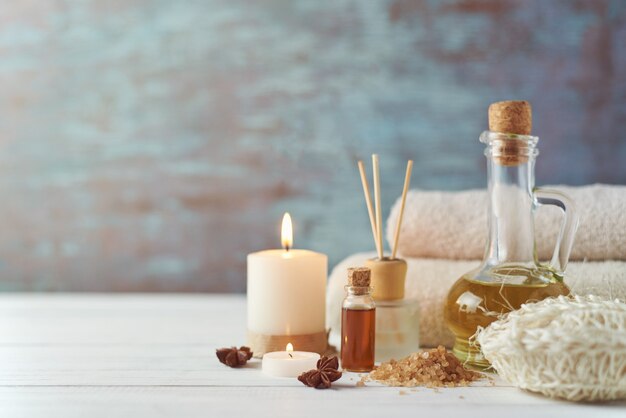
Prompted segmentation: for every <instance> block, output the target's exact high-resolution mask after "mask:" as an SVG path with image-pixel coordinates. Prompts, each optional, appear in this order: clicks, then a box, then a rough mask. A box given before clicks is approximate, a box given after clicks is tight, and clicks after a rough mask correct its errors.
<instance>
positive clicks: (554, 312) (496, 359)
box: [476, 296, 626, 402]
mask: <svg viewBox="0 0 626 418" xmlns="http://www.w3.org/2000/svg"><path fill="white" fill-rule="evenodd" d="M476 341H478V343H479V344H480V346H481V348H482V351H483V354H484V355H485V358H487V360H489V362H490V363H491V364H492V366H493V367H494V368H495V369H496V370H497V371H498V374H499V375H500V376H502V378H504V379H505V380H507V381H509V382H510V383H512V384H514V385H516V386H518V387H520V388H522V389H527V390H530V391H533V392H540V393H543V394H544V395H547V396H550V397H554V398H563V399H568V400H571V401H591V402H595V401H609V400H617V399H626V304H625V303H622V302H620V301H618V300H615V301H610V300H606V299H602V298H599V297H596V296H585V297H582V296H574V297H569V298H568V297H563V296H559V297H558V298H550V299H545V300H542V301H541V302H537V303H529V304H525V305H522V307H521V308H520V309H518V310H517V311H513V312H511V313H509V314H508V315H506V316H504V317H503V318H502V319H500V320H498V321H495V322H493V323H492V324H491V325H489V326H488V327H487V328H484V329H480V330H479V331H478V333H477V335H476Z"/></svg>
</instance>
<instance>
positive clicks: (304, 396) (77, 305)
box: [0, 294, 626, 418]
mask: <svg viewBox="0 0 626 418" xmlns="http://www.w3.org/2000/svg"><path fill="white" fill-rule="evenodd" d="M244 338H245V299H244V298H243V297H242V296H224V295H140V294H134V295H100V294H93V295H91V294H87V295H83V294H70V295H67V294H59V295H55V294H52V295H37V294H25V295H24V294H3V295H0V416H1V417H5V416H6V417H46V418H48V417H85V416H89V417H90V418H98V417H110V416H115V417H125V416H128V417H140V418H141V417H148V416H190V417H195V416H198V417H200V416H202V417H207V416H209V417H213V416H215V417H221V416H227V417H228V416H236V417H239V416H241V417H245V416H255V417H266V416H267V417H270V416H271V417H283V416H284V417H295V416H303V417H309V416H317V417H319V416H320V414H324V415H329V416H335V415H339V414H348V415H359V416H363V417H370V416H372V417H373V416H380V415H383V414H384V415H388V414H394V415H396V416H401V415H406V414H419V415H422V416H428V415H429V414H433V415H445V416H455V415H459V416H466V415H467V414H468V413H469V412H471V415H475V416H480V417H481V418H482V417H496V416H497V417H498V418H502V417H503V416H506V417H507V418H510V417H517V416H519V417H522V416H524V417H528V416H529V415H533V416H534V417H535V416H550V417H561V416H562V417H566V416H567V417H576V416H580V417H593V416H598V417H599V416H602V417H612V416H621V417H624V416H626V408H625V407H624V405H623V404H613V405H608V406H607V405H603V406H598V405H577V404H570V403H566V402H558V401H553V400H549V399H546V398H544V397H541V396H537V395H533V394H529V393H526V392H523V391H520V390H517V389H515V388H512V387H510V386H508V385H507V384H505V383H504V382H502V381H501V380H499V379H496V381H495V387H492V386H490V384H489V382H482V383H481V384H479V385H477V386H473V387H469V388H454V389H445V390H440V391H433V390H430V389H425V388H419V389H416V390H410V389H399V388H388V387H384V386H380V385H377V384H373V383H369V384H368V386H367V387H365V388H357V387H356V386H355V384H356V382H357V381H358V379H359V378H358V376H357V375H356V374H352V373H346V374H345V375H344V377H343V378H342V379H341V380H340V381H338V382H337V383H336V385H334V389H332V390H326V391H319V390H314V389H310V388H306V387H304V386H303V385H302V384H301V383H300V382H298V381H297V380H295V379H276V378H271V377H268V376H266V375H264V374H263V373H262V372H261V370H260V362H259V361H258V360H253V361H251V362H250V363H249V365H248V366H247V367H246V368H244V369H229V368H227V367H225V366H224V365H222V364H220V363H219V362H218V361H217V359H216V358H215V355H214V350H215V348H217V347H220V346H225V345H232V344H243V343H244V342H245V340H244ZM401 393H402V394H401ZM424 414H425V415H424ZM534 417H533V418H534Z"/></svg>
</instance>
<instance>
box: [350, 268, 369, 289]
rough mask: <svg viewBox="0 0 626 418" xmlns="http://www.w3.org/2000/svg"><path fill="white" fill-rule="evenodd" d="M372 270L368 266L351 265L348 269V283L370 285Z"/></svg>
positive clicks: (355, 285)
mask: <svg viewBox="0 0 626 418" xmlns="http://www.w3.org/2000/svg"><path fill="white" fill-rule="evenodd" d="M371 274H372V271H371V270H370V269H369V268H367V267H350V268H349V269H348V285H349V286H354V287H369V286H370V280H371V279H370V277H371Z"/></svg>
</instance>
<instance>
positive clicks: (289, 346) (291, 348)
mask: <svg viewBox="0 0 626 418" xmlns="http://www.w3.org/2000/svg"><path fill="white" fill-rule="evenodd" d="M285 350H287V352H288V353H293V345H292V344H291V343H289V344H287V347H286V348H285Z"/></svg>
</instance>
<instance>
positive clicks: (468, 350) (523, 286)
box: [444, 268, 569, 368]
mask: <svg viewBox="0 0 626 418" xmlns="http://www.w3.org/2000/svg"><path fill="white" fill-rule="evenodd" d="M515 273H516V274H517V275H518V277H519V275H521V274H524V273H526V272H525V271H524V269H522V268H519V269H515ZM568 294H569V289H568V288H567V286H566V285H565V284H564V283H563V282H562V281H556V280H553V281H550V282H544V281H540V280H534V279H533V278H532V277H528V278H527V279H526V280H523V281H521V282H519V283H498V282H482V281H477V280H472V279H471V275H466V276H463V277H461V279H460V280H458V281H457V282H456V283H455V284H454V286H452V288H451V289H450V293H449V295H448V300H447V302H446V305H445V308H444V315H445V319H446V323H447V325H448V327H449V328H450V330H451V331H452V332H453V333H454V335H455V336H456V343H455V345H454V354H455V355H456V356H457V357H458V358H459V359H461V360H463V361H469V362H470V365H471V366H474V367H477V368H487V367H489V363H488V362H487V361H486V360H484V359H483V358H482V356H481V354H480V349H479V347H478V345H477V344H476V343H474V344H475V345H472V344H471V341H472V340H471V338H472V336H473V335H474V334H475V333H476V330H477V329H478V327H479V326H480V327H486V326H488V325H489V324H491V323H492V322H493V321H495V320H497V319H498V318H499V317H500V315H501V314H504V313H507V312H511V311H513V310H516V309H519V308H520V307H521V306H522V304H524V303H528V302H534V301H540V300H542V299H545V298H547V297H554V296H559V295H568Z"/></svg>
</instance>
